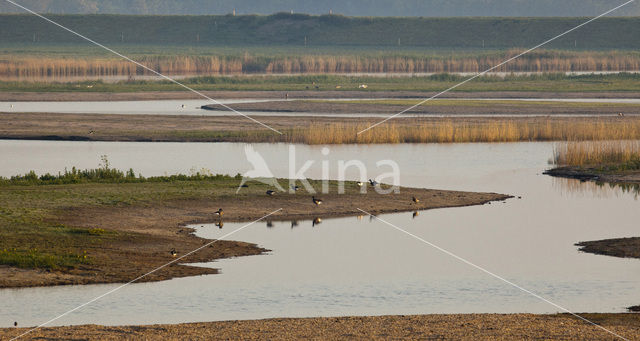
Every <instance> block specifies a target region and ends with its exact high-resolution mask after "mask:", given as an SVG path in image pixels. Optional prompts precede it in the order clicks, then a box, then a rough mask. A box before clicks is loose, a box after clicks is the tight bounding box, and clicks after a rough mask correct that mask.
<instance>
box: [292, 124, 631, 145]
mask: <svg viewBox="0 0 640 341" xmlns="http://www.w3.org/2000/svg"><path fill="white" fill-rule="evenodd" d="M409 122H411V121H403V122H402V123H398V124H396V123H387V124H381V125H379V126H376V127H375V128H373V129H370V130H367V131H365V132H363V133H361V134H358V132H360V131H362V130H364V129H366V128H368V127H370V126H371V125H372V124H374V123H376V122H375V121H371V122H360V123H311V124H310V125H309V127H308V128H301V129H295V130H293V131H292V132H291V134H290V135H289V136H290V137H289V142H297V143H307V144H343V143H459V142H519V141H602V140H634V139H640V119H620V120H584V121H577V120H575V119H572V120H558V119H530V120H528V119H491V120H486V119H485V120H468V119H445V120H436V121H428V122H424V121H421V120H416V121H415V122H413V124H412V123H409Z"/></svg>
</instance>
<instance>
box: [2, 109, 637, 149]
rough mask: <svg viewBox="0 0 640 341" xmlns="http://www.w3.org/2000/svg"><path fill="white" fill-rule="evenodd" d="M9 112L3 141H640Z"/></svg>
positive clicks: (574, 133) (473, 124)
mask: <svg viewBox="0 0 640 341" xmlns="http://www.w3.org/2000/svg"><path fill="white" fill-rule="evenodd" d="M258 119H259V120H260V121H261V122H263V123H265V124H267V125H269V126H270V127H273V128H275V129H278V130H280V131H282V132H283V133H284V134H283V135H279V134H275V133H273V132H272V131H270V130H268V129H264V128H261V127H260V126H259V125H257V124H255V123H254V122H252V121H250V120H247V119H245V118H243V117H240V116H238V115H235V114H231V115H221V116H196V115H183V116H178V115H110V114H55V113H4V114H0V139H25V140H70V141H141V142H144V141H161V142H289V143H307V144H340V143H452V142H518V141H562V140H575V141H583V140H606V139H640V117H636V116H625V117H617V116H616V117H613V116H612V117H577V118H571V117H556V116H551V117H457V118H446V117H402V116H399V117H396V118H394V119H393V120H390V121H389V122H386V123H385V124H383V125H380V126H378V127H376V128H375V129H372V130H370V131H368V132H366V133H365V134H361V135H358V134H357V132H358V131H361V130H363V129H365V128H367V127H370V126H371V125H372V124H375V123H377V122H379V120H381V118H362V117H347V115H345V117H329V116H318V117H307V116H293V117H287V116H260V117H259V118H258Z"/></svg>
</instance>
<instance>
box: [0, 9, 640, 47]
mask: <svg viewBox="0 0 640 341" xmlns="http://www.w3.org/2000/svg"><path fill="white" fill-rule="evenodd" d="M50 18H52V19H53V20H55V21H58V22H60V23H62V24H63V25H65V26H68V27H70V28H72V29H74V30H77V31H78V32H81V33H82V34H84V35H86V36H88V37H91V38H92V39H95V40H97V41H99V42H103V43H110V44H114V43H118V44H119V43H125V44H147V45H167V44H174V45H213V46H234V45H235V46H238V45H240V46H242V45H283V46H305V44H306V45H308V46H349V47H352V46H398V45H401V46H404V47H407V46H409V47H410V46H417V47H426V48H469V49H478V48H482V47H483V45H484V46H485V47H486V48H514V47H531V46H534V45H536V44H538V43H540V42H542V41H545V40H546V39H549V38H551V37H553V36H555V35H557V34H559V33H561V32H563V31H565V30H567V29H569V28H572V27H575V26H576V25H578V24H579V23H582V22H583V21H584V20H585V19H584V18H389V17H379V18H371V17H356V18H354V17H345V16H339V15H322V16H310V15H303V14H293V15H291V14H288V13H281V14H275V15H270V16H259V15H246V16H240V15H239V16H232V15H224V16H124V15H50ZM1 43H18V44H22V43H26V44H60V43H62V44H69V43H83V44H84V43H85V42H83V41H82V40H81V39H80V38H78V37H76V36H74V35H72V34H70V33H69V32H66V31H64V30H62V29H60V28H58V27H55V26H53V25H52V24H50V23H47V22H45V21H44V20H42V19H40V18H38V17H36V16H33V15H28V14H25V15H22V14H21V15H15V14H5V15H0V44H1ZM574 47H577V48H582V49H638V48H640V18H602V19H601V20H597V21H594V22H593V23H591V24H589V25H587V26H584V27H583V28H581V29H579V30H577V31H574V32H572V33H570V34H568V35H566V36H564V37H562V38H561V39H558V40H556V41H554V42H553V43H551V44H550V45H548V46H547V48H574Z"/></svg>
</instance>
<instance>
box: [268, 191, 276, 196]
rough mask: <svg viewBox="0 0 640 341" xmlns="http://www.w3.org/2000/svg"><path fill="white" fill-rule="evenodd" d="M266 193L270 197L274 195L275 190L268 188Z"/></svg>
mask: <svg viewBox="0 0 640 341" xmlns="http://www.w3.org/2000/svg"><path fill="white" fill-rule="evenodd" d="M267 195H268V196H270V197H272V196H274V195H276V191H272V190H268V191H267Z"/></svg>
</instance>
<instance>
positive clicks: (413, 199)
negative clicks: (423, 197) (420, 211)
mask: <svg viewBox="0 0 640 341" xmlns="http://www.w3.org/2000/svg"><path fill="white" fill-rule="evenodd" d="M411 201H413V202H414V203H416V204H417V203H419V202H420V199H418V198H416V197H412V198H411Z"/></svg>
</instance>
